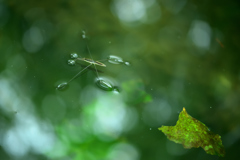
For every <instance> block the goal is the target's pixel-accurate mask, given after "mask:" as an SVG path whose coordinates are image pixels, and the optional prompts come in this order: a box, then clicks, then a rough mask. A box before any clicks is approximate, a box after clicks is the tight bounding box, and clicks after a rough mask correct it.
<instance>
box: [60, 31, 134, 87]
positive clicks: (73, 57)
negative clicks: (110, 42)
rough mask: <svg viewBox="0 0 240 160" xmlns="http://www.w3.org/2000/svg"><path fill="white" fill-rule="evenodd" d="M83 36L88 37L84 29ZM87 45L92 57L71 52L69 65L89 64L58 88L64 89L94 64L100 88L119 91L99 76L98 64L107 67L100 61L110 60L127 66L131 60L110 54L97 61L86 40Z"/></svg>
mask: <svg viewBox="0 0 240 160" xmlns="http://www.w3.org/2000/svg"><path fill="white" fill-rule="evenodd" d="M82 38H83V39H84V40H85V39H86V35H85V32H84V31H83V34H82ZM86 46H87V50H88V53H89V55H90V57H91V58H79V57H78V54H77V53H72V54H70V57H71V59H70V60H68V65H72V66H73V65H75V64H76V61H84V62H86V63H89V65H87V66H86V67H85V68H83V69H82V70H81V71H79V72H78V73H77V74H76V75H75V76H73V77H72V78H71V79H70V80H69V81H68V82H63V83H61V84H59V85H58V86H57V87H56V89H58V90H62V89H64V88H65V87H66V86H67V85H68V84H69V83H70V82H71V81H73V80H74V79H75V78H77V77H78V76H79V75H80V74H81V73H82V72H83V71H84V70H86V69H87V68H89V67H90V66H92V65H94V69H95V71H96V73H97V81H96V84H97V86H98V87H99V88H101V89H103V90H106V91H117V92H119V89H118V87H116V86H112V85H111V83H109V82H107V81H105V80H103V79H100V78H99V75H98V70H97V67H96V65H97V66H101V67H106V65H105V64H104V63H102V62H100V61H108V62H109V63H112V64H125V65H127V66H129V65H130V63H129V62H125V61H123V59H122V58H120V57H117V56H113V55H110V56H109V57H108V58H107V59H105V60H98V61H95V60H93V58H92V54H91V52H90V49H89V47H88V44H87V42H86Z"/></svg>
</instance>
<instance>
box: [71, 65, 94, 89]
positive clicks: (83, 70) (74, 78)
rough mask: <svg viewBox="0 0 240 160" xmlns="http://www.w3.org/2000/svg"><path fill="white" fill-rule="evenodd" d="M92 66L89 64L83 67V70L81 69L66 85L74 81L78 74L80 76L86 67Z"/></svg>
mask: <svg viewBox="0 0 240 160" xmlns="http://www.w3.org/2000/svg"><path fill="white" fill-rule="evenodd" d="M91 65H92V63H91V64H89V65H88V66H87V67H85V68H83V69H82V70H81V71H80V72H78V73H77V74H76V75H75V76H74V77H73V78H71V79H70V80H69V81H68V82H67V84H69V83H70V82H71V81H72V80H74V79H75V78H76V77H77V76H78V75H79V74H81V73H82V72H83V71H84V70H86V69H87V68H88V67H90V66H91Z"/></svg>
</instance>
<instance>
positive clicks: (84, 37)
mask: <svg viewBox="0 0 240 160" xmlns="http://www.w3.org/2000/svg"><path fill="white" fill-rule="evenodd" d="M82 37H83V39H84V40H85V43H86V46H87V50H88V53H89V55H90V57H91V59H92V60H93V58H92V54H91V52H90V49H89V47H88V43H87V41H86V35H85V31H83V35H82ZM92 64H93V65H94V68H95V70H96V72H97V79H99V75H98V71H97V67H96V65H95V63H92Z"/></svg>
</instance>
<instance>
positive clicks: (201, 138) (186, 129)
mask: <svg viewBox="0 0 240 160" xmlns="http://www.w3.org/2000/svg"><path fill="white" fill-rule="evenodd" d="M158 129H159V130H161V131H162V132H163V133H164V134H165V135H166V136H167V138H168V139H169V140H171V141H173V142H175V143H180V144H182V145H183V147H184V148H187V149H190V148H192V147H195V148H198V147H202V148H203V149H204V150H205V151H206V153H208V154H211V155H218V156H221V157H223V156H224V155H225V150H224V147H223V145H222V140H221V136H219V135H218V134H214V133H213V132H211V131H210V130H209V129H208V127H207V126H206V125H205V124H203V123H202V122H200V121H198V120H197V119H195V118H193V117H191V116H190V115H189V114H188V113H187V111H186V110H185V108H183V110H182V112H181V113H180V114H179V118H178V121H177V124H176V125H175V126H162V127H160V128H158Z"/></svg>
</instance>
